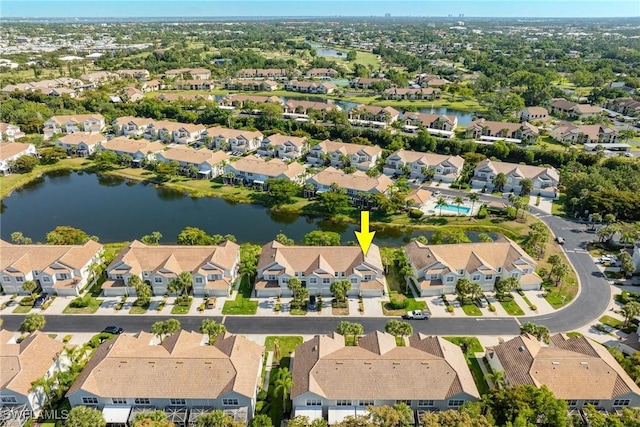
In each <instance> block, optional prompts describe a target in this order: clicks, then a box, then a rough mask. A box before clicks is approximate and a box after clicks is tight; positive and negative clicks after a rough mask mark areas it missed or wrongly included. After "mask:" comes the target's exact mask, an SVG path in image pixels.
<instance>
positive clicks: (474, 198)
mask: <svg viewBox="0 0 640 427" xmlns="http://www.w3.org/2000/svg"><path fill="white" fill-rule="evenodd" d="M478 200H480V195H479V194H478V193H471V194H469V201H470V202H471V215H469V219H471V216H472V215H473V209H474V208H475V206H476V202H477V201H478Z"/></svg>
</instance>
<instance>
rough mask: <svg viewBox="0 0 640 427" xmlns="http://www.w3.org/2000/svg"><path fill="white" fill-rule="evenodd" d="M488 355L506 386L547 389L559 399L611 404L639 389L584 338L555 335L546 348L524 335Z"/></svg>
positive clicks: (612, 359)
mask: <svg viewBox="0 0 640 427" xmlns="http://www.w3.org/2000/svg"><path fill="white" fill-rule="evenodd" d="M490 351H493V352H494V353H495V356H496V357H498V360H499V361H500V363H501V364H502V367H503V368H504V372H505V377H506V379H507V381H508V382H509V384H511V385H520V384H532V385H535V386H537V387H540V386H542V385H546V386H547V387H548V388H549V389H550V390H551V391H552V392H553V393H554V394H555V396H556V397H557V398H559V399H576V400H611V399H615V398H616V397H618V396H623V395H625V394H628V393H635V394H636V395H640V388H638V386H637V385H636V384H635V383H634V382H633V380H632V379H631V378H630V377H629V375H628V374H627V373H626V372H625V371H624V369H622V367H621V366H620V365H619V364H618V362H616V360H615V359H614V358H613V356H612V355H611V354H610V353H609V352H608V351H607V350H606V349H605V348H604V347H602V346H601V345H600V344H598V343H594V342H592V341H590V340H589V339H587V338H585V337H574V338H568V337H567V336H565V335H562V334H557V335H554V336H552V337H551V344H550V345H549V346H545V345H542V344H541V343H540V342H538V341H537V340H536V339H535V338H534V337H531V336H528V335H523V336H519V337H516V338H513V339H512V340H509V341H507V342H504V343H502V344H499V345H497V346H495V347H493V348H490Z"/></svg>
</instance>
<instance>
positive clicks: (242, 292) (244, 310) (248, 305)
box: [222, 275, 258, 315]
mask: <svg viewBox="0 0 640 427" xmlns="http://www.w3.org/2000/svg"><path fill="white" fill-rule="evenodd" d="M252 290H253V289H252V286H251V282H250V281H249V278H248V277H247V276H246V275H244V276H242V281H241V282H240V287H239V289H238V292H237V293H236V298H235V299H233V300H227V301H225V303H224V306H223V307H222V314H245V315H248V314H256V312H257V311H258V301H252V300H251V299H250V298H251V292H252Z"/></svg>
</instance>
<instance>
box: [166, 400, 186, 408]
mask: <svg viewBox="0 0 640 427" xmlns="http://www.w3.org/2000/svg"><path fill="white" fill-rule="evenodd" d="M169 402H170V403H171V406H185V405H186V404H187V400H186V399H169Z"/></svg>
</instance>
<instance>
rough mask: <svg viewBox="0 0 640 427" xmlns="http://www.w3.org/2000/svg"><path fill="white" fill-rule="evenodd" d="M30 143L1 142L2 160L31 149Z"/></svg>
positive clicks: (0, 157)
mask: <svg viewBox="0 0 640 427" xmlns="http://www.w3.org/2000/svg"><path fill="white" fill-rule="evenodd" d="M29 145H30V144H22V143H20V142H3V143H0V160H6V159H9V158H11V157H13V156H15V155H17V154H20V153H22V152H24V151H27V150H28V149H29Z"/></svg>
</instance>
